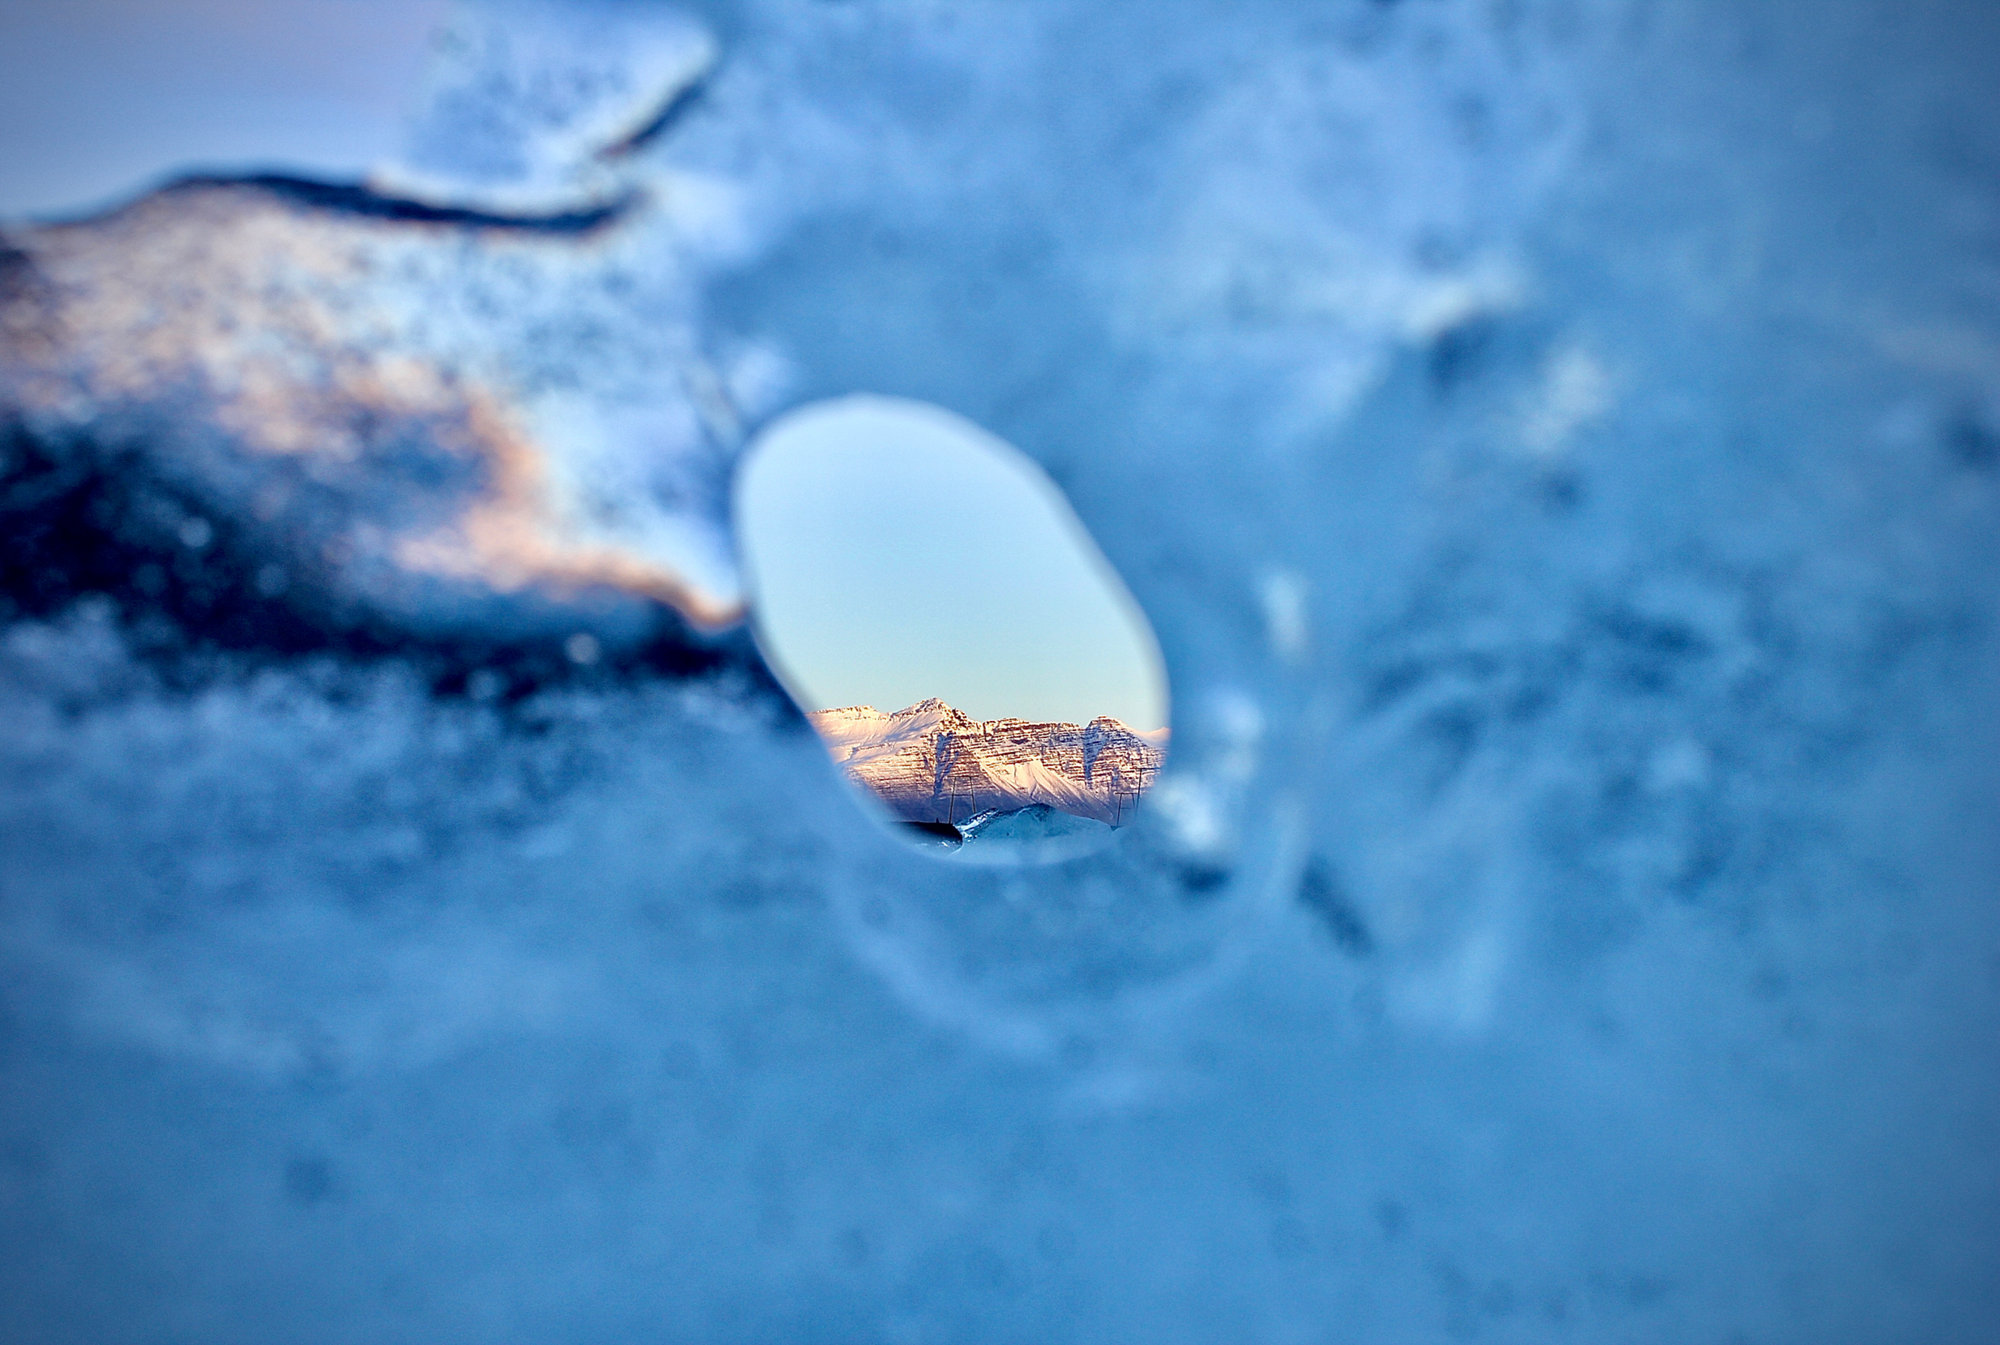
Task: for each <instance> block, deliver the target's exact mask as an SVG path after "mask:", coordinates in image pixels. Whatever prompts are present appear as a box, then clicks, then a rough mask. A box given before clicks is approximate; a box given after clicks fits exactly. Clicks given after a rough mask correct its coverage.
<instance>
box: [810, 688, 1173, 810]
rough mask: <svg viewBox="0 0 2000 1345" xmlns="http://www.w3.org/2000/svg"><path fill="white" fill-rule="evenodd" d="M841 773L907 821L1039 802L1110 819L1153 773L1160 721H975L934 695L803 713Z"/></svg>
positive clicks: (1128, 805) (1160, 753)
mask: <svg viewBox="0 0 2000 1345" xmlns="http://www.w3.org/2000/svg"><path fill="white" fill-rule="evenodd" d="M806 717H807V718H808V719H810V720H811V721H812V726H813V727H814V728H815V729H817V730H818V731H819V735H820V737H821V738H822V739H824V740H825V742H826V745H827V750H828V751H829V752H831V753H832V754H833V759H834V761H835V762H837V763H839V765H840V766H841V767H842V769H844V770H845V771H846V772H847V774H848V777H849V778H850V779H852V780H853V781H854V782H855V783H856V784H859V785H861V786H863V787H864V788H866V789H867V790H869V791H870V792H871V793H873V794H874V795H875V796H876V797H877V798H879V799H881V800H882V801H883V802H884V803H885V804H887V805H888V806H889V809H890V811H892V812H894V813H895V814H896V815H897V816H898V817H900V818H902V819H903V820H905V821H909V822H957V821H961V820H964V819H967V818H971V817H973V816H975V815H977V814H980V813H984V812H1014V811H1016V810H1019V809H1022V808H1028V807H1032V806H1034V805H1035V804H1045V805H1047V806H1048V807H1051V808H1055V809H1058V810H1060V811H1062V812H1065V813H1071V814H1074V815H1075V816H1078V817H1088V818H1093V819H1095V820H1097V821H1099V822H1108V823H1111V824H1112V825H1114V826H1115V825H1117V824H1118V823H1120V822H1121V821H1123V820H1124V819H1125V818H1126V817H1128V816H1130V814H1131V812H1132V808H1133V805H1134V804H1135V803H1136V802H1137V801H1138V799H1139V796H1140V795H1141V794H1144V793H1145V792H1146V790H1147V788H1148V787H1149V786H1150V785H1151V784H1152V783H1153V778H1154V777H1155V776H1156V775H1157V774H1158V773H1159V769H1160V762H1161V759H1162V758H1163V757H1164V756H1165V754H1166V736H1167V731H1166V730H1165V729H1158V730H1154V731H1152V732H1150V733H1140V732H1137V731H1135V730H1133V729H1130V728H1128V727H1126V726H1125V725H1124V724H1121V723H1120V722H1119V721H1117V720H1116V719H1112V718H1110V717H1108V716H1104V715H1100V716H1098V717H1097V718H1096V719H1093V720H1091V721H1090V722H1089V723H1088V724H1082V725H1078V724H1056V723H1033V722H1030V721H1029V720H1025V719H1011V718H1009V719H988V720H977V719H973V718H972V717H971V716H969V715H967V714H965V713H964V712H963V711H961V710H957V709H954V708H953V707H952V706H950V705H947V704H945V703H944V702H943V701H941V700H939V699H938V698H937V697H935V696H933V697H930V698H929V699H927V700H921V701H918V702H917V703H916V704H915V705H911V706H906V707H905V708H903V709H901V710H897V711H896V712H894V713H893V714H885V713H884V712H882V711H880V710H877V709H876V708H874V707H873V706H871V705H850V706H844V707H842V708H840V709H834V710H816V711H814V712H812V713H811V714H809V715H807V716H806Z"/></svg>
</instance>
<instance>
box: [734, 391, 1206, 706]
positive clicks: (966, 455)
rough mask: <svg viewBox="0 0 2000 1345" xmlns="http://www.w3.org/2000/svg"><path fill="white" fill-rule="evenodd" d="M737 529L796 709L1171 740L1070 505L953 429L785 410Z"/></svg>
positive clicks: (1120, 592)
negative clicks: (1105, 723) (927, 715)
mask: <svg viewBox="0 0 2000 1345" xmlns="http://www.w3.org/2000/svg"><path fill="white" fill-rule="evenodd" d="M736 525H737V536H738V540H739V542H740V544H741V546H742V549H743V552H744V562H745V567H746V569H747V570H748V578H749V583H750V593H751V597H752V602H753V613H754V618H755V622H756V630H757V638H758V641H759V643H760V644H762V646H763V647H764V650H765V652H766V654H768V655H769V656H770V657H771V660H772V662H773V663H774V664H775V665H776V666H777V668H778V671H779V675H780V676H781V677H783V678H784V679H785V680H786V682H787V684H788V686H789V687H790V689H791V691H792V693H793V694H794V695H795V696H796V697H797V698H798V699H799V701H800V702H801V703H802V704H803V705H804V706H805V708H806V709H809V710H818V709H826V708H829V707H832V706H838V705H873V706H875V707H876V708H877V709H879V710H897V709H901V708H902V707H903V706H905V705H909V704H912V703H914V702H916V701H920V700H922V699H924V698H925V697H926V696H939V697H942V698H943V699H944V700H946V701H948V702H950V703H951V704H952V705H955V706H957V707H958V708H959V709H961V710H963V711H965V712H966V713H967V714H969V715H971V716H973V717H974V718H976V719H997V718H999V717H1001V716H1003V715H1015V716H1018V717H1020V718H1022V719H1033V720H1067V721H1070V722H1072V723H1079V724H1081V723H1086V722H1088V721H1089V720H1090V719H1092V718H1094V717H1095V716H1097V715H1110V716H1112V717H1113V718H1116V719H1120V720H1123V721H1124V722H1125V723H1126V724H1128V725H1130V726H1131V727H1133V728H1135V729H1155V728H1163V727H1165V726H1166V703H1167V689H1166V675H1165V672H1164V670H1163V665H1162V662H1161V659H1160V652H1159V646H1158V644H1157V642H1156V641H1155V640H1154V638H1153V633H1152V629H1151V627H1150V626H1149V625H1147V623H1146V619H1145V617H1144V616H1143V615H1142V614H1141V613H1140V611H1139V608H1138V605H1137V604H1136V603H1135V602H1134V601H1133V600H1132V597H1131V595H1130V593H1129V592H1128V591H1127V590H1126V588H1125V586H1124V584H1123V582H1122V581H1120V580H1119V578H1118V576H1117V574H1116V573H1115V572H1114V571H1113V570H1112V569H1111V567H1110V565H1109V564H1108V563H1107V562H1106V561H1105V559H1104V557H1103V554H1102V553H1101V552H1099V551H1098V549H1097V546H1096V544H1095V543H1094V542H1092V541H1091V540H1090V538H1089V536H1088V534H1087V533H1085V531H1084V529H1083V526H1082V524H1081V523H1080V522H1078V520H1077V518H1076V515H1075V513H1074V512H1073V511H1072V510H1071V508H1070V506H1069V503H1068V501H1067V500H1065V499H1064V498H1063V496H1062V493H1061V491H1059V490H1058V489H1057V488H1056V486H1055V484H1054V483H1053V482H1051V481H1050V480H1049V479H1048V477H1047V475H1046V474H1045V473H1044V472H1042V470H1041V469H1040V468H1039V467H1037V466H1036V465H1035V464H1034V463H1033V462H1031V461H1030V460H1029V459H1028V458H1027V457H1026V456H1025V455H1023V454H1021V453H1020V452H1018V451H1017V450H1015V449H1014V448H1012V447H1011V446H1009V445H1008V444H1006V443H1005V442H1003V441H1002V440H1000V439H997V438H995V437H993V436H992V435H989V434H987V433H986V432H985V431H983V430H981V429H979V428H978V427H977V426H975V425H973V424H972V423H971V422H969V421H966V420H963V419H961V418H960V417H958V416H955V415H953V414H952V413H950V412H948V411H944V410H942V409H940V408H938V407H935V406H930V405H927V404H925V403H921V402H910V401H903V400H901V399H896V398H886V397H847V398H841V399H839V400H836V401H830V402H819V403H815V404H814V405H812V406H809V407H806V408H804V409H802V410H799V411H795V412H792V413H791V414H789V415H787V416H785V417H783V418H781V419H780V420H779V421H778V422H776V423H775V424H774V425H772V426H771V427H770V428H769V429H768V430H766V431H765V432H764V433H763V434H762V435H760V436H759V437H758V440H757V442H756V443H755V444H754V445H752V447H751V449H750V451H749V453H748V455H747V456H746V459H745V462H744V465H743V467H742V469H741V471H740V473H739V474H738V477H737V490H736Z"/></svg>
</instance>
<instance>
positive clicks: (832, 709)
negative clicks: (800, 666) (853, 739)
mask: <svg viewBox="0 0 2000 1345" xmlns="http://www.w3.org/2000/svg"><path fill="white" fill-rule="evenodd" d="M925 701H936V702H937V703H938V704H939V705H942V706H944V708H945V709H947V710H958V713H960V714H962V715H965V717H966V718H968V719H971V720H973V722H975V723H979V724H997V723H999V722H1000V721H1002V720H1006V719H1012V720H1015V721H1017V722H1019V723H1022V724H1069V725H1072V726H1074V727H1077V728H1082V727H1083V726H1084V725H1085V724H1089V723H1092V722H1095V721H1096V720H1099V719H1108V720H1110V721H1111V722H1112V723H1114V724H1117V725H1119V726H1120V727H1121V728H1126V729H1131V730H1132V731H1133V732H1135V733H1171V732H1172V731H1173V728H1172V725H1171V724H1161V725H1159V726H1157V727H1155V728H1150V729H1140V728H1134V727H1133V726H1132V725H1131V724H1128V723H1126V722H1125V721H1124V720H1122V719H1120V718H1119V717H1118V716H1117V715H1093V716H1091V718H1090V719H1088V720H1085V721H1083V722H1082V723H1078V721H1076V720H1073V719H1024V718H1022V717H1021V716H1020V715H995V716H994V717H993V718H991V719H979V718H977V717H976V716H973V715H970V714H967V713H966V711H964V710H959V709H958V707H957V706H956V705H953V704H952V703H951V702H950V701H948V700H946V699H945V698H944V697H942V696H925V697H923V698H922V699H921V700H914V701H911V702H910V703H909V704H908V705H905V706H902V707H901V708H900V709H895V710H882V709H878V708H876V707H875V706H874V705H871V704H868V703H866V702H858V703H856V704H853V705H828V706H823V707H822V708H820V709H817V710H807V711H806V712H805V713H806V714H808V715H825V714H834V713H836V712H838V711H841V710H867V711H870V712H871V713H874V714H878V715H882V716H885V717H886V718H890V719H893V718H895V717H896V716H897V715H899V714H902V713H904V711H907V710H914V709H916V708H917V707H918V706H919V705H922V704H923V703H924V702H925Z"/></svg>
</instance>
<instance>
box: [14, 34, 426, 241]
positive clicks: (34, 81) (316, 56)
mask: <svg viewBox="0 0 2000 1345" xmlns="http://www.w3.org/2000/svg"><path fill="white" fill-rule="evenodd" d="M446 12H447V7H446V4H445V2H444V0H0V218H9V217H18V216H23V215H28V216H38V215H52V214H53V215H69V214H75V213H79V212H82V211H85V210H88V209H92V208H96V207H100V206H103V205H107V204H110V203H111V202H114V201H118V200H122V199H124V198H126V197H129V196H134V195H137V194H138V193H139V192H140V191H141V190H142V189H144V188H147V187H150V186H154V185H156V184H157V183H158V181H159V180H160V179H161V178H163V177H166V176H169V175H172V174H177V173H180V172H184V171H187V170H190V169H201V170H208V171H243V170H256V169H284V170H289V171H292V172H299V173H307V174H318V175H325V176H332V177H342V178H358V177H360V176H362V175H363V174H364V173H365V172H366V171H367V170H368V169H370V168H372V167H374V166H375V165H376V164H377V163H379V162H381V161H382V160H384V159H387V158H389V157H391V156H392V155H393V154H394V153H395V152H396V151H397V150H398V149H399V148H400V145H401V141H402V137H403V131H404V118H405V117H406V116H407V115H408V113H409V112H410V111H411V100H412V98H413V97H414V95H415V93H416V87H417V81H418V78H419V76H420V75H421V73H422V71H423V69H424V65H425V61H426V59H427V55H428V43H429V41H430V39H431V35H432V33H433V32H434V31H435V29H436V28H437V27H438V26H439V24H440V23H441V22H442V21H443V20H444V18H445V16H446Z"/></svg>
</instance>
